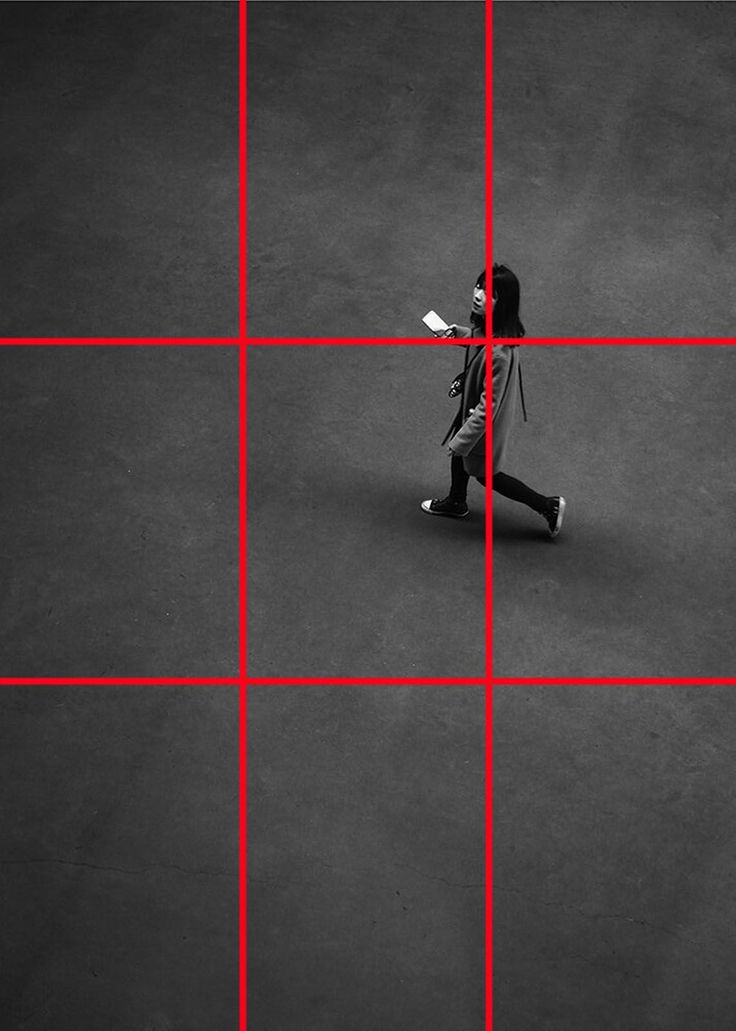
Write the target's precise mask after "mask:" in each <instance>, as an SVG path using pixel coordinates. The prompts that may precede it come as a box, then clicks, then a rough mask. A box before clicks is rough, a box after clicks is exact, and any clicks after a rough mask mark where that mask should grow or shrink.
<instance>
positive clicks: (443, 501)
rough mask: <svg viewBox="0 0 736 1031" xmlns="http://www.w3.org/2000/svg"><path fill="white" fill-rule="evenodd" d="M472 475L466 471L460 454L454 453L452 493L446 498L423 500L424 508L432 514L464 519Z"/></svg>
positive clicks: (451, 466)
mask: <svg viewBox="0 0 736 1031" xmlns="http://www.w3.org/2000/svg"><path fill="white" fill-rule="evenodd" d="M469 480H470V476H469V475H468V473H466V471H465V463H464V462H463V460H462V458H460V457H459V455H453V456H452V459H451V461H450V493H449V494H448V495H447V497H446V498H431V499H427V501H423V502H422V510H423V511H424V512H429V514H430V515H442V516H450V517H452V518H454V519H462V518H463V516H466V515H467V514H468V504H467V497H468V481H469Z"/></svg>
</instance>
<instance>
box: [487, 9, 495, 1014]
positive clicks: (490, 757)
mask: <svg viewBox="0 0 736 1031" xmlns="http://www.w3.org/2000/svg"><path fill="white" fill-rule="evenodd" d="M485 110H486V335H487V336H492V335H493V329H492V321H491V320H492V318H493V314H492V313H493V306H492V305H493V302H492V301H491V313H490V315H489V313H488V300H487V299H488V293H489V292H490V293H491V297H492V296H493V286H492V283H491V290H490V291H489V290H488V284H489V282H491V276H492V270H493V3H492V0H486V107H485ZM487 370H488V365H487V364H486V375H487ZM491 376H493V357H491ZM486 436H487V448H486V483H487V484H491V485H492V483H493V399H492V398H491V422H490V423H489V424H488V428H487V434H486ZM492 678H493V487H492V486H491V489H490V490H487V491H486V682H485V703H486V704H485V717H486V734H485V745H486V762H485V781H486V790H485V800H486V806H485V819H486V833H485V842H486V863H485V874H486V893H485V894H486V898H485V902H486V934H485V947H486V964H485V976H486V1029H487V1031H492V1028H493V679H492Z"/></svg>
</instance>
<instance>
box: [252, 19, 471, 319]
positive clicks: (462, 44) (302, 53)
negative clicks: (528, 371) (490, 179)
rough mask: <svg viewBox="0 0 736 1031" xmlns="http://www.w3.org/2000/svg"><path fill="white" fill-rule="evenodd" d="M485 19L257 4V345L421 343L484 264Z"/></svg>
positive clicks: (464, 300) (462, 300) (463, 298)
mask: <svg viewBox="0 0 736 1031" xmlns="http://www.w3.org/2000/svg"><path fill="white" fill-rule="evenodd" d="M484 54H485V5H484V4H483V3H480V2H466V0H437V2H428V0H424V2H415V0H405V2H402V0H393V2H391V3H382V2H371V0H367V2H363V3H354V2H352V0H342V2H333V3H324V2H312V0H298V2H294V3H254V4H250V5H249V6H248V332H249V334H250V335H251V336H257V337H275V336H281V337H284V336H309V337H330V336H332V337H335V336H358V337H417V336H422V335H423V334H424V332H425V331H424V328H423V326H422V324H421V321H420V320H421V317H422V315H424V313H425V312H426V311H427V310H428V309H429V308H435V309H436V310H437V311H439V312H440V314H444V313H445V311H450V310H452V309H455V308H457V307H458V306H459V305H461V306H462V309H465V307H466V306H467V304H468V294H469V290H470V288H471V287H472V284H473V283H474V282H475V277H476V276H477V274H478V272H479V270H480V269H481V268H482V267H483V265H484V264H485V146H486V139H485V63H484Z"/></svg>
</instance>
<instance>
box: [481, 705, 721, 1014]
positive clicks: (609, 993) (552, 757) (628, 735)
mask: <svg viewBox="0 0 736 1031" xmlns="http://www.w3.org/2000/svg"><path fill="white" fill-rule="evenodd" d="M735 733H736V693H735V689H734V687H731V686H726V687H713V686H710V687H704V686H696V687H681V686H680V687H672V686H669V685H659V686H649V687H632V686H627V685H621V686H613V687H609V686H606V687H599V686H591V687H588V686H586V687H573V686H561V687H550V686H540V687H511V686H507V687H499V686H497V687H495V688H494V798H495V801H494V821H495V835H494V942H495V948H494V954H495V979H494V996H495V998H494V1007H495V1023H494V1027H498V1028H499V1029H501V1031H529V1029H530V1028H544V1031H590V1029H591V1028H596V1029H597V1031H619V1029H621V1028H636V1029H637V1031H690V1029H692V1028H697V1029H698V1031H722V1029H723V1028H725V1027H728V1026H729V1025H730V1023H731V1016H732V1014H733V1012H734V1009H735V1008H736V988H735V986H734V979H733V968H734V963H735V962H736V943H735V942H734V934H733V927H734V917H735V916H736V906H735V905H734V869H735V864H736V837H735V836H734V822H735V821H734V818H735V817H736V796H735V794H734V750H733V740H734V734H735Z"/></svg>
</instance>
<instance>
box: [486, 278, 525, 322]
mask: <svg viewBox="0 0 736 1031" xmlns="http://www.w3.org/2000/svg"><path fill="white" fill-rule="evenodd" d="M484 282H485V280H484ZM520 293H521V291H520V288H519V280H518V279H517V278H516V276H515V275H514V273H513V272H512V271H511V269H510V268H507V267H506V265H494V266H493V316H492V322H493V331H492V334H491V335H492V336H494V337H503V338H505V339H509V338H515V337H523V336H524V333H525V329H524V327H523V325H522V323H521V319H520V318H519V300H520Z"/></svg>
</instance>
